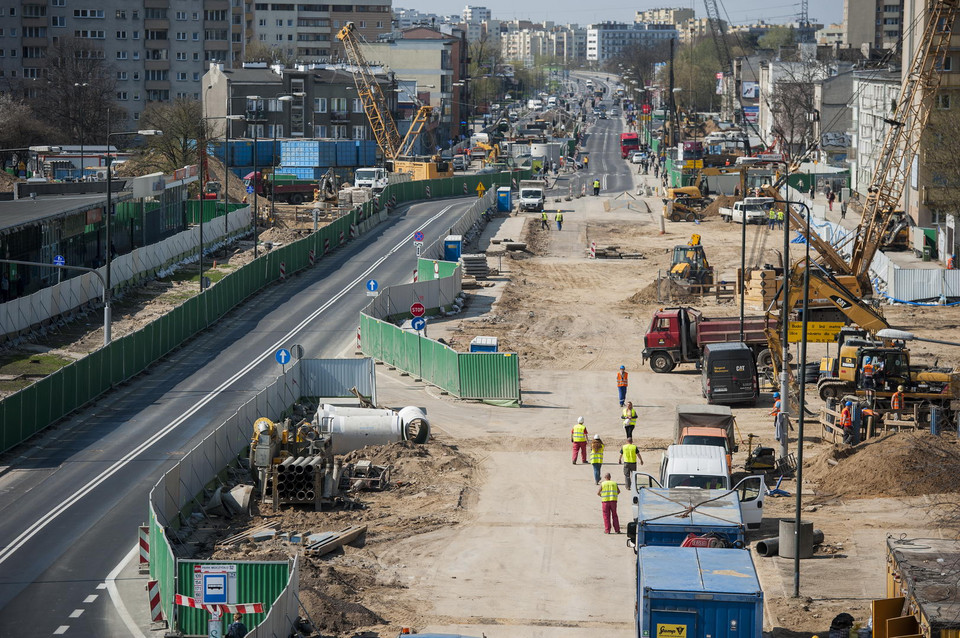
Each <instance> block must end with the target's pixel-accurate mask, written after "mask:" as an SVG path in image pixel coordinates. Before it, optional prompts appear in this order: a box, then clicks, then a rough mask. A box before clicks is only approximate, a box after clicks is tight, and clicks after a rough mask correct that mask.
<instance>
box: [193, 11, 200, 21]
mask: <svg viewBox="0 0 960 638" xmlns="http://www.w3.org/2000/svg"><path fill="white" fill-rule="evenodd" d="M199 19H200V12H199V11H194V12H193V20H194V22H196V21H197V20H199Z"/></svg>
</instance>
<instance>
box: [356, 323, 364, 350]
mask: <svg viewBox="0 0 960 638" xmlns="http://www.w3.org/2000/svg"><path fill="white" fill-rule="evenodd" d="M361 343H362V342H361V341H360V326H357V350H362V349H363V348H361V347H360V344H361Z"/></svg>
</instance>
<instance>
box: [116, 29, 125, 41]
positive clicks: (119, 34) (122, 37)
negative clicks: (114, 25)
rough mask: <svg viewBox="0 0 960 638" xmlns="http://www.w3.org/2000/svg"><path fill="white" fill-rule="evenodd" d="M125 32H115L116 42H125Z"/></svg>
mask: <svg viewBox="0 0 960 638" xmlns="http://www.w3.org/2000/svg"><path fill="white" fill-rule="evenodd" d="M126 39H127V32H126V31H117V40H126Z"/></svg>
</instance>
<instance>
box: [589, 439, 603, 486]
mask: <svg viewBox="0 0 960 638" xmlns="http://www.w3.org/2000/svg"><path fill="white" fill-rule="evenodd" d="M590 465H592V466H593V480H594V481H596V483H597V485H600V467H601V466H602V465H603V439H601V438H600V435H599V434H594V435H593V442H592V443H591V444H590Z"/></svg>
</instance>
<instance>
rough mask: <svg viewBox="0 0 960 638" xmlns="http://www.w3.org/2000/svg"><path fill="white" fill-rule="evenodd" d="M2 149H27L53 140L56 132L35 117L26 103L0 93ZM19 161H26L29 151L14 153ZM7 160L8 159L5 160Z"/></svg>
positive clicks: (0, 138)
mask: <svg viewBox="0 0 960 638" xmlns="http://www.w3.org/2000/svg"><path fill="white" fill-rule="evenodd" d="M0 113H3V117H0V148H27V147H28V146H32V145H34V144H39V143H40V142H46V141H48V140H50V139H51V138H52V136H53V135H54V131H53V130H52V128H51V127H50V126H48V125H47V124H46V123H45V122H42V121H40V120H38V119H37V118H35V117H34V116H33V111H32V110H31V108H30V105H28V104H27V103H26V102H25V101H23V100H21V99H18V98H14V97H13V96H12V95H10V94H8V93H0ZM11 154H12V155H13V156H14V157H16V158H17V159H26V158H27V156H28V154H29V153H28V152H27V151H13V152H11ZM4 159H6V158H4Z"/></svg>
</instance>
